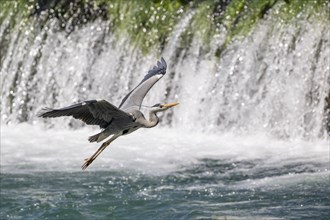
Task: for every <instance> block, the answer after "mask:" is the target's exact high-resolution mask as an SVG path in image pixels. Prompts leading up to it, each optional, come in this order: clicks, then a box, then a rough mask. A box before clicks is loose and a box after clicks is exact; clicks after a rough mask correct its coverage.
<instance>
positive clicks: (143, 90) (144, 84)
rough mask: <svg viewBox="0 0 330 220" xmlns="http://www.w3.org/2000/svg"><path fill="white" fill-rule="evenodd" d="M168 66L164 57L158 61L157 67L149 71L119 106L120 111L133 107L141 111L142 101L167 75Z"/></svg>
mask: <svg viewBox="0 0 330 220" xmlns="http://www.w3.org/2000/svg"><path fill="white" fill-rule="evenodd" d="M166 68H167V64H166V62H165V60H164V58H163V57H162V58H161V59H160V61H157V65H156V66H154V67H153V68H152V69H151V70H149V71H148V74H147V75H146V76H145V77H144V78H143V80H142V81H141V82H140V83H139V85H138V86H137V87H135V88H134V89H133V90H132V91H131V92H129V93H128V94H127V95H126V96H125V97H124V99H123V100H122V102H121V103H120V105H119V108H120V109H129V108H131V107H134V108H137V109H140V107H141V104H142V101H143V99H144V97H145V96H146V94H147V93H148V91H149V90H150V89H151V87H152V86H153V85H154V84H155V83H156V82H157V81H158V80H159V79H160V78H162V77H163V76H164V75H165V73H166Z"/></svg>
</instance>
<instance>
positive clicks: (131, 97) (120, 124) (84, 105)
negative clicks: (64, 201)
mask: <svg viewBox="0 0 330 220" xmlns="http://www.w3.org/2000/svg"><path fill="white" fill-rule="evenodd" d="M166 68H167V64H166V62H165V60H164V59H163V58H161V60H160V61H158V62H157V66H154V67H153V69H151V70H149V71H148V74H147V75H146V76H145V77H144V78H143V80H142V81H141V82H140V83H139V84H138V85H137V86H136V87H135V88H134V89H133V90H132V91H131V92H129V93H128V94H127V95H126V96H125V97H124V99H123V100H122V102H121V104H120V105H119V108H117V107H116V106H114V105H112V104H111V103H109V102H107V101H106V100H100V101H97V100H89V101H85V102H81V103H77V104H74V105H71V106H68V107H65V108H59V109H51V108H44V109H42V110H41V111H40V113H39V114H38V116H39V117H43V118H54V117H61V116H72V117H74V118H76V119H80V120H82V121H83V122H85V123H86V124H88V125H98V126H100V128H101V129H103V130H102V131H101V132H100V133H98V134H95V135H93V136H90V137H89V139H88V140H89V141H90V142H100V141H102V140H104V139H106V138H107V137H109V136H110V135H113V136H112V137H111V138H110V139H109V140H108V141H106V142H104V143H103V144H102V145H101V147H100V148H99V149H98V150H97V151H96V152H95V154H94V155H93V156H92V157H90V158H88V159H87V160H86V161H85V163H84V164H83V166H82V168H83V169H86V168H87V167H88V166H89V165H90V164H91V163H92V162H93V161H94V160H95V159H96V157H97V156H98V155H99V154H100V153H101V152H102V151H103V150H104V149H105V148H106V147H107V146H108V145H109V144H110V143H111V142H112V141H114V140H115V139H116V138H118V137H120V136H122V135H127V134H129V133H132V132H134V131H135V130H137V129H139V128H142V127H145V128H151V127H154V126H156V125H157V124H158V122H159V119H158V117H157V115H156V113H157V112H160V111H164V110H167V109H169V108H171V107H173V106H175V105H177V104H178V103H171V104H163V105H161V104H158V105H155V106H153V107H152V108H151V109H150V111H149V120H147V119H145V117H144V115H143V114H142V113H141V112H140V108H141V104H142V101H143V99H144V97H145V96H146V94H147V93H148V91H149V90H150V89H151V88H152V86H153V85H154V84H155V83H156V82H157V81H158V80H159V79H160V78H162V77H163V76H164V75H165V73H166Z"/></svg>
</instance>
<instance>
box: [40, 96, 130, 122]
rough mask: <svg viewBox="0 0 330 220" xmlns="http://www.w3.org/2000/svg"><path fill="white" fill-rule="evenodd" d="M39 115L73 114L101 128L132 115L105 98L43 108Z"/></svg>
mask: <svg viewBox="0 0 330 220" xmlns="http://www.w3.org/2000/svg"><path fill="white" fill-rule="evenodd" d="M38 116H39V117H43V118H55V117H61V116H72V117H74V118H76V119H79V120H82V121H83V122H85V123H86V124H88V125H99V126H100V127H101V128H106V127H107V126H108V125H109V124H110V123H111V122H112V120H113V119H114V118H125V117H126V118H129V117H131V116H130V115H129V114H127V113H126V112H123V111H122V110H120V109H118V108H117V107H115V106H114V105H112V104H110V103H109V102H107V101H105V100H101V101H96V100H89V101H86V102H82V103H78V104H74V105H71V106H68V107H65V108H60V109H51V108H43V109H42V110H41V112H39V114H38Z"/></svg>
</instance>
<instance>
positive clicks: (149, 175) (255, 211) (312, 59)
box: [0, 0, 330, 219]
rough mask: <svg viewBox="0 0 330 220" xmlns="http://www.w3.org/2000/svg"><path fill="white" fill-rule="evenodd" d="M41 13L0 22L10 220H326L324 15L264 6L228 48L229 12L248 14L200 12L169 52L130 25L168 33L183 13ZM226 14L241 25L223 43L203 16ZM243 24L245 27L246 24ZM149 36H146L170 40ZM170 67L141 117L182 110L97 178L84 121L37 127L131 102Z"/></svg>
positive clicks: (136, 137) (135, 136)
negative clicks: (66, 113)
mask: <svg viewBox="0 0 330 220" xmlns="http://www.w3.org/2000/svg"><path fill="white" fill-rule="evenodd" d="M38 2H39V4H40V5H39V8H38V7H37V9H36V10H35V12H33V13H31V15H30V16H27V17H24V16H23V15H21V14H20V13H17V10H18V11H19V10H22V9H19V7H18V6H17V8H13V9H12V11H11V9H6V10H4V9H0V50H1V51H0V52H1V53H0V72H1V82H0V83H1V84H0V85H1V126H2V128H1V182H0V183H1V188H2V189H4V190H1V196H0V202H1V204H0V218H1V219H10V218H12V219H17V218H24V219H36V218H37V219H43V218H45V219H55V218H57V219H98V218H99V219H115V218H117V219H128V218H134V219H226V218H227V219H270V218H271V219H274V218H279V219H282V218H288V219H300V218H314V219H327V218H328V216H329V215H330V213H329V209H328V204H329V201H330V198H329V196H328V195H329V193H330V192H329V183H328V175H329V166H328V165H329V164H328V162H329V159H330V158H329V145H328V132H329V129H330V126H329V121H328V119H329V113H330V72H329V71H330V69H329V68H330V60H329V59H330V39H329V36H330V28H329V25H328V23H327V22H326V21H325V20H324V17H322V16H319V17H318V16H316V15H313V11H312V12H309V11H308V10H307V9H306V10H305V11H303V12H301V13H298V14H297V15H296V16H294V17H293V18H292V19H288V20H282V17H281V16H282V14H281V13H283V12H281V7H283V5H284V6H285V4H288V5H289V6H290V4H291V5H294V4H295V1H280V0H278V1H273V0H267V2H268V3H269V4H270V6H269V7H270V8H271V9H270V10H269V11H268V12H267V13H265V15H264V16H263V17H262V18H260V19H258V20H257V21H256V22H255V24H254V25H253V27H251V30H249V31H248V33H247V34H246V35H243V36H241V35H237V36H232V37H229V36H231V32H233V31H231V30H230V28H228V25H227V24H226V22H228V20H230V19H231V18H230V16H229V15H230V9H231V8H233V7H234V6H235V5H236V6H237V8H240V7H239V5H240V4H239V3H242V2H243V3H244V2H245V3H244V4H246V5H248V4H250V3H247V2H246V1H243V0H232V1H228V0H225V1H215V3H214V4H218V7H220V9H219V8H218V7H217V8H216V9H213V11H212V10H208V9H209V8H208V7H209V6H207V4H206V6H205V5H203V2H206V3H209V2H211V1H200V2H201V3H196V2H194V1H192V2H190V3H186V5H184V6H182V7H179V9H178V10H177V11H176V12H175V16H178V17H179V18H178V19H177V22H176V23H175V25H172V26H171V25H170V23H169V25H168V26H169V27H168V29H167V32H168V33H167V36H166V39H165V40H164V39H163V38H160V39H163V40H160V42H161V43H159V42H158V44H157V43H156V44H153V43H154V41H153V40H154V38H152V37H151V36H150V35H142V36H144V37H145V38H141V37H136V38H134V37H132V36H131V35H132V32H129V30H130V29H129V27H128V26H127V25H133V26H134V25H137V24H136V23H134V22H136V21H137V20H138V19H141V18H140V17H139V18H135V17H134V14H133V16H132V14H130V13H132V11H130V10H135V9H134V7H137V8H138V10H140V11H141V12H140V13H145V14H147V13H149V15H150V14H151V15H152V16H151V17H150V20H153V19H160V20H162V19H164V20H166V19H169V22H170V21H172V20H173V19H172V20H171V19H170V18H168V17H166V16H164V15H159V16H158V14H157V13H160V12H161V11H162V10H165V8H166V10H171V8H172V7H176V4H174V3H173V2H176V3H177V4H179V3H178V2H177V1H173V2H172V3H173V5H171V4H169V5H166V4H167V2H165V1H160V3H159V2H158V1H152V2H153V3H150V4H153V6H150V8H143V7H145V5H143V4H144V3H141V2H140V1H131V3H132V5H133V6H134V7H133V6H131V5H130V4H128V3H123V2H121V1H116V0H113V1H107V0H104V1H103V0H100V2H104V3H105V5H107V6H108V7H109V10H110V9H112V8H115V10H119V15H120V16H119V18H118V19H117V20H116V19H115V18H113V17H111V16H114V15H113V14H111V13H110V12H113V11H111V10H110V12H109V14H108V15H107V16H104V13H106V12H105V11H106V10H105V9H104V8H103V7H102V8H101V9H102V10H101V9H100V10H101V12H102V16H99V15H97V16H96V17H93V13H92V12H90V11H88V10H89V9H90V8H88V7H87V6H86V7H85V6H84V7H85V8H84V9H83V10H85V12H86V14H88V13H90V14H88V16H92V17H93V19H90V20H88V19H87V20H84V19H85V18H84V19H81V18H80V16H81V14H79V13H78V12H77V14H73V15H72V14H71V15H70V16H72V17H70V16H69V17H65V16H66V14H64V15H63V17H59V16H53V17H47V12H46V14H45V13H44V11H47V10H49V11H51V10H53V9H54V8H55V7H57V6H58V5H59V4H62V3H63V2H64V3H65V2H66V1H62V0H53V1H38ZM71 2H78V3H79V2H85V1H78V0H74V1H71ZM86 2H98V1H86ZM180 2H181V3H182V2H185V1H180ZM187 2H189V1H187ZM197 2H198V1H197ZM250 2H257V3H258V4H259V3H260V4H263V3H264V2H266V1H258V0H252V1H250ZM287 2H289V3H287ZM181 3H180V4H181ZM17 4H18V5H19V4H20V3H17ZM115 4H121V5H120V7H118V8H116V5H115ZM139 4H140V5H139ZM146 4H149V3H146ZM182 4H183V3H182ZM30 5H31V4H30ZM155 5H156V6H157V7H156V6H155ZM324 5H325V6H323V7H325V8H326V10H329V9H328V5H326V3H324ZM71 6H72V5H71ZM71 6H70V7H71ZM289 6H288V7H289ZM47 7H50V8H51V7H53V8H51V9H47ZM72 7H73V6H72ZM89 7H90V6H89ZM148 7H149V6H148ZM267 7H268V6H267V5H266V6H265V8H267ZM292 7H293V6H292ZM132 8H133V9H132ZM228 8H229V9H228ZM243 8H244V7H243ZM80 9H81V8H80ZM183 9H184V10H183ZM43 10H44V11H43ZM54 10H55V9H54ZM67 10H68V9H67ZM81 10H82V9H81ZM93 10H95V9H93ZM120 10H121V11H120ZM125 10H126V11H125ZM218 10H220V11H221V13H220V14H224V17H225V18H226V19H227V17H228V19H227V20H224V21H221V22H218V23H217V22H216V19H214V20H212V22H215V23H216V25H215V26H216V30H213V32H212V29H207V28H205V29H203V28H201V27H205V26H207V25H206V24H205V23H203V22H205V19H204V18H205V17H206V18H207V19H209V15H206V14H203V13H205V11H211V12H212V13H214V14H216V12H217V11H218ZM237 10H238V9H237ZM239 10H241V9H239ZM246 10H247V11H248V10H249V8H248V7H247V6H246ZM251 10H252V9H251ZM309 10H311V9H309ZM315 10H316V9H315ZM150 11H151V12H150ZM227 11H229V12H227ZM87 12H88V13H87ZM125 12H126V13H127V14H124V13H125ZM61 13H62V12H61ZM226 13H227V14H226ZM228 14H229V15H228ZM236 14H238V15H237V18H236V20H235V21H234V22H233V23H236V24H237V23H239V21H238V20H239V17H240V16H241V17H244V16H243V15H239V11H237V13H236ZM86 16H87V15H86ZM126 17H129V19H128V22H126V20H125V19H126ZM203 17H204V18H203ZM220 17H221V16H220ZM63 19H64V20H65V19H67V20H66V22H64V23H63ZM79 19H80V20H82V21H81V22H82V24H79V25H75V24H76V23H77V21H78V22H79V21H80V20H79ZM203 19H204V20H203ZM120 21H121V22H122V23H120ZM125 22H126V23H125ZM142 23H143V22H142ZM161 24H163V23H161ZM201 24H202V25H201ZM207 24H209V23H207ZM145 25H146V28H141V29H140V30H139V31H140V32H143V33H145V32H147V31H148V30H152V32H151V33H152V34H157V33H158V32H157V31H158V30H159V32H161V33H158V34H159V35H161V34H163V33H164V32H162V30H161V28H162V27H157V28H158V29H157V28H155V29H152V28H151V29H147V28H148V26H147V24H145ZM123 27H124V28H123ZM149 28H150V27H149ZM155 30H156V31H155ZM136 34H137V33H136ZM137 35H138V34H137ZM148 36H149V37H148ZM141 39H142V40H141ZM152 42H153V43H152ZM140 44H142V45H149V46H148V50H147V51H144V49H143V48H144V47H143V46H141V45H140ZM160 56H163V57H164V58H165V59H166V61H167V63H168V69H167V70H168V71H167V74H166V75H165V77H163V78H162V79H161V80H160V81H159V82H158V83H157V84H156V85H155V86H154V87H153V88H152V90H151V92H150V93H149V94H148V95H147V97H146V98H145V101H144V103H143V104H144V105H147V106H148V105H153V104H155V103H159V102H172V101H178V102H180V105H179V106H177V107H175V108H173V110H171V111H168V112H166V113H164V114H163V115H160V117H161V123H160V124H159V126H158V127H156V128H153V129H149V130H147V129H145V130H142V129H140V130H139V131H137V132H135V133H132V134H130V135H128V136H125V137H123V138H119V139H118V140H116V142H114V143H113V144H112V145H111V146H110V148H108V149H107V150H105V151H104V152H103V153H102V155H101V156H100V157H99V158H98V160H96V161H95V162H94V164H93V166H91V167H90V172H87V173H80V172H79V171H78V170H79V167H80V165H81V164H82V162H83V158H85V157H88V156H90V155H91V153H92V152H93V151H94V150H95V149H96V148H97V147H98V145H97V144H96V145H94V144H90V145H89V144H88V143H87V137H88V136H89V135H91V134H94V133H95V132H96V131H95V129H94V128H89V127H83V123H81V122H80V121H76V120H74V119H71V118H58V119H53V120H48V119H47V120H44V119H40V118H37V117H36V114H37V112H38V111H39V110H40V109H41V108H42V107H45V106H48V107H64V106H67V105H70V104H72V103H75V102H79V101H83V100H88V99H106V100H108V101H109V102H111V103H113V104H115V105H118V104H119V103H120V101H121V99H122V98H123V97H124V96H125V95H126V94H127V93H128V92H129V91H130V89H132V88H133V87H134V86H136V85H137V84H138V83H139V82H140V80H141V79H142V78H143V77H144V75H145V74H146V72H147V71H148V70H149V69H150V68H151V67H152V66H153V65H154V64H155V61H156V60H157V59H158V58H159V57H160ZM142 110H143V111H144V110H147V107H144V108H143V109H142ZM26 122H27V123H26ZM45 127H46V128H47V129H46V130H44V129H43V128H45ZM70 127H74V128H77V129H70Z"/></svg>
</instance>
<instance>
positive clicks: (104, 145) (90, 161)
mask: <svg viewBox="0 0 330 220" xmlns="http://www.w3.org/2000/svg"><path fill="white" fill-rule="evenodd" d="M119 136H120V135H114V136H112V137H111V138H110V139H109V140H107V141H106V142H104V143H103V144H102V145H101V147H100V148H99V149H98V150H97V151H96V152H95V153H94V154H93V155H92V156H91V157H90V158H87V159H85V163H84V164H83V165H82V166H81V168H82V169H83V170H85V169H86V168H87V167H88V166H89V165H90V164H91V163H92V162H93V161H94V160H95V159H96V158H97V157H98V156H99V155H100V154H101V153H102V151H103V150H104V149H105V148H106V147H107V146H109V145H110V144H111V142H112V141H114V140H116V139H117V138H118V137H119Z"/></svg>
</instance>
